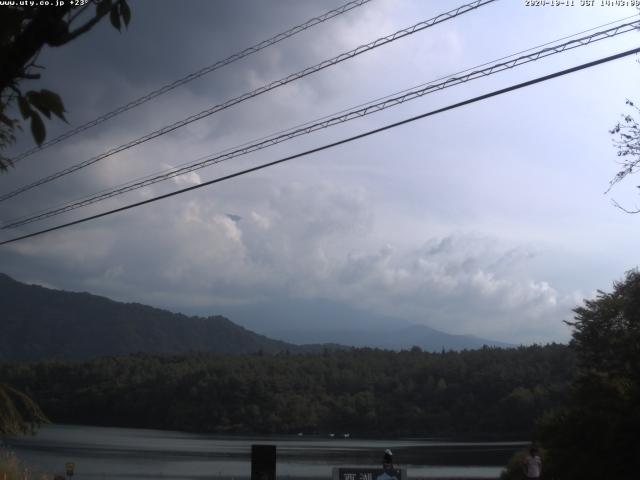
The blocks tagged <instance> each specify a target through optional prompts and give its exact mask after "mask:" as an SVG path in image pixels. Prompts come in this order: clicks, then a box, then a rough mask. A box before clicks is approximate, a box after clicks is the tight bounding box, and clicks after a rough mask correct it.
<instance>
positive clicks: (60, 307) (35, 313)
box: [0, 274, 508, 360]
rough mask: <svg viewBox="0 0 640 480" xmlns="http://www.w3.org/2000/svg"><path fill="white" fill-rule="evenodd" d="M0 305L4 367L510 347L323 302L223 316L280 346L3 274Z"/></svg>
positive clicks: (225, 322)
mask: <svg viewBox="0 0 640 480" xmlns="http://www.w3.org/2000/svg"><path fill="white" fill-rule="evenodd" d="M0 305H1V309H2V320H1V321H0V360H40V359H50V358H59V359H85V358H91V357H97V356H106V355H126V354H130V353H137V352H147V353H184V352H194V351H201V352H216V353H228V354H246V353H256V352H259V351H262V352H264V353H277V352H282V351H287V350H288V351H290V352H292V353H303V352H313V351H319V350H321V349H322V346H320V345H318V344H320V343H322V344H326V343H333V344H335V343H339V344H341V345H345V346H371V347H379V348H389V349H401V348H410V347H411V346H414V345H417V346H420V347H421V348H423V349H424V350H440V349H443V348H444V349H464V348H479V347H481V346H482V345H494V346H508V345H506V344H502V343H500V342H493V341H490V340H484V339H481V338H477V337H473V336H463V335H449V334H446V333H443V332H439V331H437V330H434V329H431V328H429V327H426V326H420V325H411V324H406V327H402V328H397V327H396V328H395V329H394V330H393V331H390V330H389V328H388V325H389V322H388V319H386V318H385V317H382V316H376V315H370V314H364V313H363V312H358V311H354V310H348V309H345V308H343V306H339V305H334V304H329V303H322V302H298V303H296V304H295V305H292V306H288V305H287V306H285V305H258V306H256V307H253V308H244V309H242V308H234V309H226V310H225V311H224V312H222V313H225V314H227V315H231V316H232V317H231V318H234V320H236V321H238V322H239V323H242V324H244V325H245V326H247V327H248V328H251V329H255V330H258V331H260V332H261V333H263V334H264V333H267V332H268V333H269V335H270V336H272V337H277V338H280V339H282V340H275V339H273V338H269V337H267V336H265V335H261V334H258V333H255V332H254V331H251V330H248V329H247V328H244V327H243V326H240V325H238V324H237V323H234V322H232V321H230V320H229V319H228V318H225V317H223V316H220V315H216V316H208V317H200V316H186V315H183V314H180V313H173V312H170V311H167V310H161V309H158V308H154V307H150V306H146V305H141V304H138V303H122V302H116V301H113V300H110V299H108V298H105V297H100V296H97V295H92V294H89V293H76V292H66V291H60V290H52V289H48V288H44V287H41V286H37V285H27V284H24V283H21V282H18V281H16V280H14V279H12V278H11V277H9V276H7V275H4V274H0ZM302 311H304V312H305V315H306V319H305V320H306V321H304V322H301V325H304V326H306V328H304V329H300V330H295V329H291V328H285V326H286V325H291V323H290V321H291V320H292V318H290V317H291V316H292V315H300V312H302ZM283 340H284V341H283ZM287 342H289V343H287ZM299 344H307V345H299ZM308 344H315V345H308Z"/></svg>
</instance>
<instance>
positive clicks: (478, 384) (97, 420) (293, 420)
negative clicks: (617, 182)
mask: <svg viewBox="0 0 640 480" xmlns="http://www.w3.org/2000/svg"><path fill="white" fill-rule="evenodd" d="M574 364H575V362H574V358H573V352H572V351H571V349H570V348H569V347H566V346H564V345H548V346H545V347H540V346H532V347H520V348H517V349H497V348H483V349H480V350H468V351H462V352H454V351H449V352H444V353H428V352H422V351H421V350H420V349H419V348H417V347H416V348H414V349H412V350H405V351H402V352H393V351H388V350H373V349H354V350H342V351H333V352H331V351H325V352H324V353H323V354H313V355H311V354H305V355H287V354H278V355H243V356H240V355H214V354H192V355H179V356H159V355H146V354H139V355H133V356H128V357H110V358H100V359H96V360H92V361H89V362H84V363H76V362H71V363H65V362H42V363H31V364H15V363H14V364H4V365H3V364H2V363H0V379H2V381H4V382H7V383H9V384H11V385H13V386H14V387H16V388H18V389H20V390H22V391H24V392H26V393H28V394H29V395H30V396H31V397H32V398H33V399H34V400H36V401H37V402H38V403H39V405H40V406H41V407H42V409H43V410H44V412H45V413H46V414H47V415H48V416H49V418H50V419H51V420H52V421H53V422H57V423H76V424H88V425H110V426H129V427H144V428H161V429H175V430H190V431H200V432H220V433H223V432H236V433H257V432H260V433H296V432H305V433H318V434H322V435H328V434H329V433H331V432H333V433H336V434H340V433H346V432H349V433H351V434H353V435H359V434H361V435H369V436H371V435H373V436H384V437H387V438H388V437H390V436H394V435H409V434H415V435H422V436H432V435H438V434H464V433H488V432H489V433H493V434H501V435H506V434H511V435H514V436H519V437H522V438H530V437H529V436H530V434H531V430H532V428H533V426H534V422H535V419H536V418H538V417H540V416H541V415H543V414H544V413H546V412H548V411H550V410H551V409H553V408H555V407H558V406H559V405H560V404H561V402H562V401H563V400H564V398H565V396H566V393H567V390H568V384H569V380H570V378H571V376H572V375H573V372H574V368H575V367H574Z"/></svg>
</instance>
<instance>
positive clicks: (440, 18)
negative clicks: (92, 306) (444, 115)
mask: <svg viewBox="0 0 640 480" xmlns="http://www.w3.org/2000/svg"><path fill="white" fill-rule="evenodd" d="M495 1H496V0H475V1H474V2H471V3H468V4H465V5H461V6H460V7H458V8H455V9H453V10H450V11H448V12H445V13H441V14H440V15H437V16H436V17H433V18H431V19H429V20H425V21H423V22H419V23H416V24H415V25H413V26H411V27H408V28H404V29H402V30H398V31H397V32H395V33H392V34H391V35H387V36H385V37H381V38H378V39H377V40H374V41H373V42H370V43H368V44H365V45H361V46H359V47H357V48H355V49H353V50H350V51H348V52H346V53H341V54H340V55H338V56H336V57H333V58H331V59H329V60H324V61H323V62H320V63H318V64H317V65H314V66H313V67H307V68H305V69H304V70H301V71H299V72H297V73H293V74H291V75H288V76H286V77H284V78H282V79H280V80H277V81H275V82H271V83H269V84H267V85H263V86H262V87H260V88H257V89H255V90H253V91H251V92H248V93H245V94H243V95H240V96H239V97H235V98H233V99H231V100H227V101H226V102H224V103H221V104H219V105H215V106H213V107H211V108H209V109H207V110H203V111H202V112H200V113H197V114H195V115H191V116H190V117H187V118H185V119H183V120H180V121H177V122H175V123H172V124H171V125H167V126H165V127H162V128H160V129H158V130H156V131H154V132H151V133H148V134H146V135H144V136H142V137H140V138H138V139H136V140H132V141H130V142H128V143H125V144H123V145H120V146H118V147H115V148H112V149H110V150H108V151H106V152H104V153H102V154H100V155H97V156H95V157H92V158H90V159H88V160H85V161H83V162H80V163H78V164H76V165H73V166H71V167H68V168H65V169H63V170H60V171H58V172H56V173H54V174H51V175H48V176H46V177H44V178H41V179H40V180H37V181H35V182H33V183H30V184H28V185H25V186H23V187H20V188H18V189H16V190H13V191H11V192H9V193H6V194H4V195H1V196H0V201H5V200H8V199H10V198H12V197H15V196H16V195H18V194H20V193H23V192H26V191H27V190H31V189H32V188H35V187H37V186H40V185H43V184H45V183H48V182H51V181H53V180H55V179H57V178H60V177H63V176H65V175H69V174H70V173H73V172H75V171H77V170H80V169H82V168H85V167H88V166H89V165H92V164H94V163H96V162H98V161H100V160H103V159H105V158H107V157H110V156H112V155H115V154H116V153H119V152H122V151H124V150H128V149H129V148H132V147H134V146H137V145H140V144H141V143H144V142H147V141H149V140H152V139H154V138H157V137H159V136H161V135H165V134H167V133H169V132H172V131H174V130H176V129H178V128H181V127H184V126H186V125H189V124H191V123H193V122H196V121H198V120H201V119H203V118H205V117H208V116H210V115H213V114H214V113H217V112H219V111H221V110H225V109H227V108H229V107H231V106H233V105H237V104H238V103H241V102H244V101H245V100H248V99H250V98H253V97H256V96H258V95H261V94H263V93H266V92H269V91H271V90H273V89H275V88H278V87H281V86H283V85H286V84H288V83H291V82H293V81H295V80H298V79H300V78H303V77H306V76H307V75H311V74H312V73H315V72H318V71H320V70H323V69H325V68H327V67H331V66H333V65H337V64H338V63H341V62H343V61H345V60H349V59H351V58H353V57H355V56H357V55H360V54H362V53H365V52H368V51H370V50H373V49H375V48H378V47H381V46H382V45H386V44H388V43H391V42H394V41H396V40H398V39H400V38H403V37H406V36H408V35H412V34H414V33H417V32H419V31H422V30H424V29H426V28H429V27H432V26H433V25H436V24H439V23H442V22H444V21H447V20H451V19H452V18H456V17H458V16H459V15H462V14H464V13H467V12H469V11H472V10H475V9H477V8H479V7H482V6H484V5H487V4H489V3H493V2H495Z"/></svg>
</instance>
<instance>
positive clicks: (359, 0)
mask: <svg viewBox="0 0 640 480" xmlns="http://www.w3.org/2000/svg"><path fill="white" fill-rule="evenodd" d="M370 1H371V0H353V1H351V2H348V3H345V4H344V5H342V6H341V7H338V8H335V9H333V10H330V11H328V12H326V13H323V14H322V15H319V16H317V17H314V18H311V19H309V20H307V21H306V22H304V23H302V24H300V25H297V26H295V27H293V28H290V29H289V30H287V31H285V32H282V33H278V34H277V35H274V36H273V37H271V38H268V39H266V40H263V41H262V42H260V43H257V44H255V45H253V46H251V47H248V48H245V49H244V50H242V51H240V52H238V53H234V54H233V55H230V56H228V57H227V58H225V59H223V60H218V61H217V62H215V63H213V64H211V65H208V66H206V67H203V68H201V69H200V70H198V71H196V72H193V73H190V74H189V75H186V76H184V77H182V78H179V79H178V80H175V81H174V82H171V83H169V84H167V85H164V86H162V87H160V88H158V89H156V90H154V91H152V92H150V93H148V94H146V95H144V96H142V97H140V98H138V99H136V100H132V101H131V102H129V103H127V104H126V105H123V106H121V107H118V108H116V109H115V110H112V111H110V112H108V113H105V114H104V115H101V116H99V117H98V118H96V119H94V120H91V121H89V122H86V123H83V124H82V125H79V126H77V127H75V128H73V129H71V130H69V131H67V132H65V133H63V134H61V135H59V136H57V137H55V138H52V139H51V140H48V141H46V142H44V143H43V144H42V145H40V146H36V147H33V148H30V149H29V150H26V151H24V152H22V153H20V154H19V155H16V156H15V157H13V158H12V159H11V160H12V162H13V163H14V164H15V163H17V162H19V161H20V160H22V159H24V158H26V157H29V156H31V155H33V154H34V153H37V152H41V151H42V150H45V149H46V148H48V147H50V146H52V145H55V144H57V143H60V142H62V141H64V140H66V139H68V138H71V137H73V136H74V135H77V134H78V133H80V132H84V131H85V130H88V129H90V128H92V127H95V126H96V125H100V124H101V123H103V122H106V121H107V120H110V119H112V118H113V117H116V116H118V115H120V114H121V113H124V112H126V111H128V110H131V109H132V108H135V107H138V106H140V105H142V104H143V103H146V102H148V101H149V100H152V99H154V98H156V97H159V96H160V95H164V94H165V93H167V92H170V91H171V90H173V89H175V88H178V87H180V86H182V85H184V84H186V83H189V82H191V81H193V80H195V79H197V78H200V77H202V76H203V75H206V74H208V73H211V72H213V71H214V70H218V69H219V68H222V67H224V66H226V65H229V64H230V63H233V62H235V61H237V60H240V59H242V58H244V57H248V56H249V55H252V54H254V53H257V52H259V51H260V50H263V49H265V48H267V47H269V46H271V45H274V44H276V43H279V42H281V41H282V40H285V39H287V38H289V37H292V36H294V35H297V34H298V33H300V32H303V31H305V30H307V29H309V28H311V27H315V26H316V25H318V24H320V23H323V22H326V21H327V20H330V19H332V18H334V17H337V16H338V15H342V14H343V13H346V12H348V11H350V10H353V9H354V8H357V7H360V6H362V5H364V4H365V3H368V2H370Z"/></svg>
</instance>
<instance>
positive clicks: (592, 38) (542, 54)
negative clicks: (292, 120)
mask: <svg viewBox="0 0 640 480" xmlns="http://www.w3.org/2000/svg"><path fill="white" fill-rule="evenodd" d="M639 26H640V21H634V22H629V23H625V24H622V25H619V26H616V27H613V28H609V29H607V30H603V31H599V32H596V33H593V34H591V35H587V36H584V37H581V38H577V39H574V40H571V41H568V42H565V43H563V44H560V45H556V46H553V47H547V48H543V49H541V50H537V51H534V52H532V53H529V54H526V55H521V56H519V57H516V58H513V59H511V60H508V61H506V62H499V63H495V62H494V63H493V64H490V65H489V66H488V67H486V68H480V69H476V70H471V69H469V70H471V71H469V70H467V72H468V73H465V74H464V75H458V74H454V75H457V76H451V77H448V78H447V79H446V80H444V81H433V82H430V83H428V84H426V86H422V85H421V86H420V87H419V88H415V89H412V90H407V91H403V92H402V93H401V94H400V95H397V96H392V97H385V98H384V99H383V100H382V101H379V102H376V103H369V104H367V105H366V106H364V107H362V108H358V107H356V108H354V109H351V110H347V111H345V112H344V113H343V112H340V114H338V115H336V116H332V117H324V118H323V119H320V120H319V121H317V122H315V123H308V124H303V125H302V126H300V127H298V128H295V127H294V129H292V130H289V131H286V132H284V133H279V134H275V135H273V136H271V137H265V138H263V139H260V140H258V141H256V142H254V143H247V144H244V145H241V146H239V147H235V148H231V149H227V150H225V151H223V152H219V153H217V154H214V155H213V156H207V157H203V158H200V159H198V160H195V161H193V162H191V163H189V164H187V165H185V166H182V167H177V168H173V169H170V170H168V171H165V172H163V173H162V174H160V175H156V176H150V177H145V178H143V179H141V180H139V181H134V182H132V183H128V184H125V185H123V186H120V187H117V188H114V189H111V190H106V191H102V192H98V193H97V194H94V195H92V196H89V197H85V198H83V199H81V200H79V201H75V202H72V203H67V204H65V205H64V206H62V207H58V208H55V209H51V210H47V211H45V212H44V213H37V214H31V215H30V216H28V217H26V218H25V217H22V218H19V219H15V220H11V221H10V222H8V223H7V224H6V225H3V226H2V229H3V230H5V229H10V228H16V227H19V226H22V225H26V224H29V223H32V222H36V221H39V220H44V219H46V218H50V217H53V216H56V215H60V214H62V213H66V212H69V211H71V210H75V209H78V208H81V207H85V206H88V205H91V204H93V203H97V202H100V201H103V200H106V199H109V198H112V197H115V196H118V195H122V194H124V193H127V192H131V191H133V190H138V189H140V188H144V187H147V186H150V185H153V184H155V183H159V182H162V181H165V180H168V179H171V178H175V177H179V176H181V175H185V174H188V173H190V172H193V171H195V170H199V169H202V168H205V167H208V166H211V165H215V164H218V163H222V162H224V161H227V160H230V159H232V158H235V157H239V156H242V155H246V154H248V153H252V152H255V151H258V150H262V149H264V148H267V147H270V146H273V145H277V144H279V143H282V142H285V141H287V140H291V139H293V138H296V137H299V136H301V135H306V134H309V133H311V132H315V131H317V130H322V129H325V128H329V127H331V126H334V125H337V124H340V123H345V122H348V121H350V120H353V119H356V118H360V117H364V116H366V115H370V114H373V113H376V112H380V111H382V110H386V109H387V108H391V107H394V106H397V105H401V104H403V103H405V102H408V101H411V100H415V99H417V98H420V97H423V96H424V95H427V94H430V93H433V92H436V91H439V90H443V89H445V88H449V87H453V86H455V85H459V84H462V83H466V82H469V81H471V80H475V79H478V78H482V77H486V76H489V75H493V74H496V73H498V72H502V71H504V70H508V69H512V68H514V67H517V66H520V65H524V64H526V63H530V62H535V61H537V60H540V59H542V58H546V57H549V56H551V55H556V54H559V53H562V52H565V51H567V50H572V49H574V48H578V47H582V46H585V45H589V44H591V43H593V42H597V41H600V40H604V39H608V38H613V37H615V36H617V35H622V34H623V33H627V32H630V31H633V30H635V29H637V28H638V27H639Z"/></svg>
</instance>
